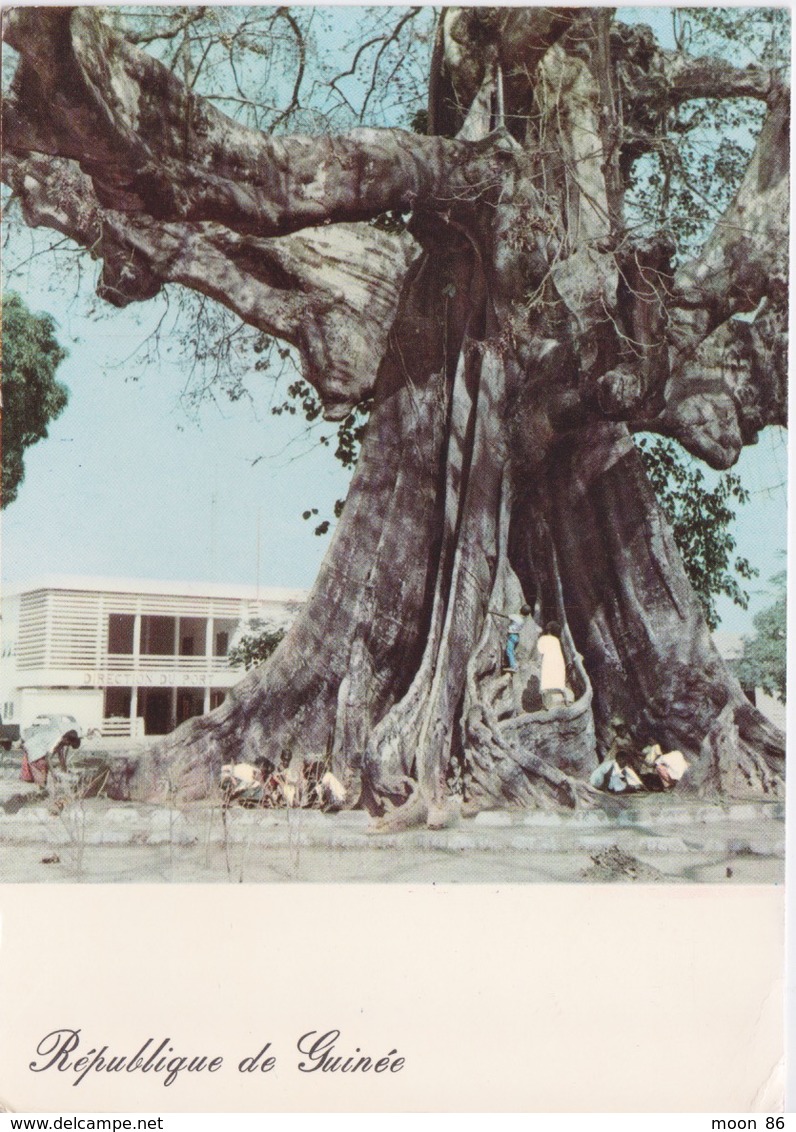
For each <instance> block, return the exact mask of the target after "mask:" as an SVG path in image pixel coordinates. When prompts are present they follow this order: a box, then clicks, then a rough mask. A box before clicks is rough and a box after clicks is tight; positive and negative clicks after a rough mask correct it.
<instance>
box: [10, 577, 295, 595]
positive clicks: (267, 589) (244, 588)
mask: <svg viewBox="0 0 796 1132" xmlns="http://www.w3.org/2000/svg"><path fill="white" fill-rule="evenodd" d="M37 590H72V591H74V590H78V591H86V592H89V593H114V594H157V595H160V596H163V597H217V598H239V599H242V600H246V601H255V602H257V601H263V602H270V601H284V602H289V601H299V602H302V601H306V600H307V593H308V591H307V590H298V589H287V588H285V587H282V586H251V585H235V584H232V583H228V582H163V581H157V580H155V579H153V578H89V577H84V576H79V577H72V576H69V575H62V574H47V575H45V576H42V577H39V578H34V579H33V580H32V581H29V582H10V583H8V585H4V586H3V596H4V597H11V596H17V595H19V594H26V593H34V592H35V591H37Z"/></svg>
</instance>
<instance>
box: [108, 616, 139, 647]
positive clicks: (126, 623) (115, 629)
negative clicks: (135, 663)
mask: <svg viewBox="0 0 796 1132" xmlns="http://www.w3.org/2000/svg"><path fill="white" fill-rule="evenodd" d="M134 626H135V617H133V615H132V613H111V614H109V615H108V652H109V653H122V654H124V655H125V656H132V654H133V629H134Z"/></svg>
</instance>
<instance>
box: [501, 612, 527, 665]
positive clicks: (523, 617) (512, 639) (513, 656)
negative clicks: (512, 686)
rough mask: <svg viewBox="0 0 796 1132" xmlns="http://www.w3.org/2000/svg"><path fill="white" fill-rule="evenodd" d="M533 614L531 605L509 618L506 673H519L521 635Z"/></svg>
mask: <svg viewBox="0 0 796 1132" xmlns="http://www.w3.org/2000/svg"><path fill="white" fill-rule="evenodd" d="M530 612H531V607H530V605H523V606H521V607H520V611H519V613H512V615H511V616H510V617H509V619H508V621H509V627H508V635H507V637H506V671H508V672H516V671H517V645H518V644H519V643H520V633H521V632H522V630H523V628H524V626H525V622H526V621H527V620H528V617H529V615H530Z"/></svg>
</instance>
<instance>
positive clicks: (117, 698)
mask: <svg viewBox="0 0 796 1132" xmlns="http://www.w3.org/2000/svg"><path fill="white" fill-rule="evenodd" d="M132 698H133V689H132V688H106V689H105V709H104V715H105V718H106V719H114V718H116V719H119V718H121V719H129V718H130V707H131V705H132Z"/></svg>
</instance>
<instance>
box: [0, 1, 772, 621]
mask: <svg viewBox="0 0 796 1132" xmlns="http://www.w3.org/2000/svg"><path fill="white" fill-rule="evenodd" d="M636 11H638V10H636ZM644 18H645V19H646V20H648V22H650V23H653V22H655V23H656V24H657V25H658V28H657V30H660V31H663V30H664V28H667V29H668V27H669V26H670V19H669V17H668V16H666V18H665V19H663V20H661V21H658V20H657V19H655V20H653V18H652V13H651V12H645V13H644ZM51 238H52V235H51V234H49V233H42V234H37V235H34V236H33V237H32V236H31V234H30V233H22V234H21V235H20V237H19V238H18V240H17V243H16V248H15V249H14V250H15V253H16V255H17V256H19V255H23V254H24V253H25V250H26V249H27V248H34V249H35V248H36V247H39V246H40V245H41V243H42V242H48V241H50V240H51ZM11 258H12V257H11V256H7V257H6V262H9V261H10V260H11ZM94 272H95V265H93V264H91V263H88V264H84V269H83V278H82V283H81V285H80V287H79V291H78V293H77V295H75V292H74V286H73V285H72V284H70V285H68V286H67V285H66V284H64V283H63V282H61V281H60V280H59V279H58V278H57V277H56V276H54V275H53V271H52V265H51V261H50V260H49V259H48V258H47V257H45V256H39V257H37V258H34V259H32V260H31V261H30V262H29V263H28V265H27V267H25V269H24V270H23V271H22V273H21V274H20V275H19V276H18V277H15V279H14V280H13V286H14V288H15V289H17V290H19V291H20V292H21V294H22V295H23V297H24V298H25V300H26V301H27V303H28V304H29V306H30V307H31V308H32V309H34V310H44V311H48V312H50V313H51V314H52V315H54V317H55V318H56V320H57V323H58V338H59V340H60V341H61V343H62V344H63V345H65V346H66V347H67V348H68V349H69V357H68V359H67V360H66V361H65V362H64V363H63V365H62V367H61V369H60V370H59V377H60V379H61V380H62V381H64V382H65V383H66V384H67V385H68V386H69V388H70V391H71V396H70V402H69V405H68V407H67V409H66V411H65V412H64V414H63V415H62V417H61V418H60V419H59V420H58V421H56V422H55V423H54V424H53V425H52V427H51V429H50V436H49V438H48V439H47V440H45V441H43V442H41V443H39V444H38V445H36V446H34V447H33V448H31V449H29V450H28V453H27V455H26V459H25V465H26V476H25V481H24V483H23V485H22V488H21V490H20V493H19V497H18V499H17V501H16V502H15V503H13V504H11V505H10V506H9V507H8V508H7V509H6V510H5V512H4V513H3V561H2V567H3V576H4V579H5V580H6V581H14V582H24V581H26V580H28V579H30V578H32V577H35V576H38V575H41V574H43V573H59V574H87V575H109V576H114V575H121V576H133V577H144V578H157V579H164V580H165V579H173V580H180V579H184V580H191V581H218V582H236V583H237V582H240V583H246V584H249V583H251V584H255V583H258V582H259V584H261V585H284V586H309V585H311V584H312V581H313V579H314V577H315V575H316V573H317V570H318V567H319V565H320V562H321V558H322V556H323V553H324V551H325V549H326V547H327V546H328V542H329V538H328V536H326V537H323V538H317V537H315V536H314V535H313V534H312V524H311V523H308V522H305V521H303V520H302V518H301V514H302V512H303V511H304V510H305V509H307V508H309V507H317V508H318V511H319V518H324V517H327V516H329V517H331V513H332V507H333V504H334V501H335V499H337V498H338V497H340V496H342V495H344V494H345V491H346V486H347V482H348V474H347V473H345V472H344V471H343V470H342V469H341V468H340V467H339V465H338V464H337V462H336V461H335V460H334V459H333V456H332V454H331V452H330V451H329V450H327V449H325V448H321V447H319V446H317V443H316V442H315V441H314V440H313V439H312V437H307V435H306V424H305V422H303V420H300V419H299V418H297V417H286V416H282V417H274V416H273V415H271V413H270V405H271V404H272V403H273V402H274V400H276V401H277V402H278V401H281V400H282V399H283V397H284V383H283V385H282V386H281V392H277V391H276V390H275V387H274V381H273V379H272V378H271V377H269V376H268V375H266V374H257V375H254V376H253V378H252V379H251V380H250V381H249V388H250V389H251V390H252V392H253V395H254V404H253V405H252V404H250V403H249V402H248V401H247V400H245V399H244V400H241V401H238V402H236V403H232V402H229V401H226V400H220V401H218V402H217V403H213V402H210V403H206V404H204V405H202V406H201V407H200V408H199V409H198V410H197V411H196V413H195V414H193V415H192V414H189V413H188V412H187V411H186V408H185V406H184V404H183V402H182V398H181V394H182V391H183V389H184V386H185V382H186V375H185V371H184V369H183V368H181V367H180V366H179V365H178V364H176V363H175V362H174V361H173V360H171V358H170V357H169V356H168V355H167V354H166V353H165V352H163V351H162V352H161V358H160V360H159V361H155V362H149V363H145V362H143V361H142V360H141V357H140V351H139V347H140V346H141V343H142V342H144V341H145V340H146V338H147V336H148V335H149V333H150V332H151V331H152V329H153V328H154V327H155V325H156V324H157V322H158V320H159V318H160V317H161V315H162V313H163V307H162V305H161V304H160V303H159V302H157V301H156V302H153V303H150V304H147V305H145V306H141V307H131V308H128V309H127V310H126V311H114V310H112V309H111V308H109V307H105V306H103V304H101V303H99V302H98V301H97V300H96V298H95V297H94V295H93V280H94ZM89 312H93V313H89ZM137 355H138V356H137ZM324 431H326V432H329V431H330V429H329V427H328V426H326V427H324V426H323V424H321V425H319V426H318V427H317V428H316V430H315V435H317V434H318V433H322V432H324ZM786 464H787V448H786V443H785V440H784V437H783V436H782V435H780V434H779V433H777V432H775V431H774V430H769V432H767V433H766V434H764V435H763V436H762V438H761V441H760V443H759V444H758V445H757V446H756V447H754V448H751V449H747V450H746V451H745V452H744V454H743V456H742V459H741V462H740V464H739V467H738V470H739V471H740V473H741V475H742V477H743V479H744V482H745V484H746V486H747V487H748V488H749V490H750V491H751V492H752V501H751V502H750V503H749V504H748V505H747V506H746V507H744V508H742V509H741V510H740V514H739V519H738V522H737V524H736V535H737V539H738V553H740V554H743V555H745V556H746V557H747V558H749V560H750V561H751V562H752V564H753V565H755V566H756V567H757V568H758V569H759V571H760V576H759V578H758V579H757V580H756V581H755V582H753V583H751V584H749V586H747V588H749V589H751V590H752V591H753V602H752V606H751V608H750V610H749V612H748V613H746V614H745V613H743V612H742V611H741V610H738V609H737V608H736V607H734V606H733V605H732V604H731V603H730V602H729V601H727V600H722V601H721V603H720V612H721V615H722V628H724V629H727V630H729V631H732V632H748V631H751V617H752V615H753V613H754V612H755V611H756V610H757V609H759V608H761V607H762V606H764V605H765V604H768V601H769V596H768V592H767V582H768V579H769V578H770V576H771V575H772V574H774V573H775V572H776V571H777V570H780V569H782V565H783V562H784V557H783V556H784V550H785V546H786V496H785V488H784V482H785V474H786ZM258 541H259V551H258ZM258 562H259V575H258Z"/></svg>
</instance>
